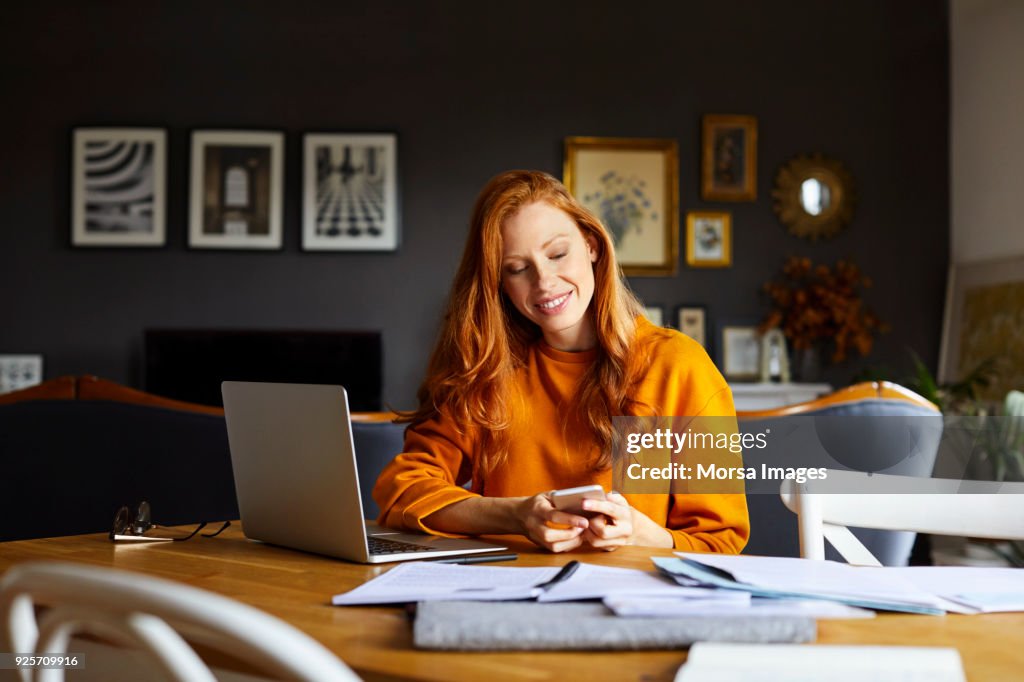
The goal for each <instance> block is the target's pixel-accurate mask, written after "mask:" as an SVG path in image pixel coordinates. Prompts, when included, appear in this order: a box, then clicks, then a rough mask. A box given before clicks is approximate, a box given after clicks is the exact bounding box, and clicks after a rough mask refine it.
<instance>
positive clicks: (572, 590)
mask: <svg viewBox="0 0 1024 682" xmlns="http://www.w3.org/2000/svg"><path fill="white" fill-rule="evenodd" d="M688 589H693V588H687V587H680V586H679V585H677V584H676V583H675V582H674V581H672V580H669V579H667V578H663V577H661V576H660V575H659V574H658V573H656V572H654V571H641V570H639V569H635V568H615V567H613V566H598V565H596V564H585V563H580V566H579V568H577V569H576V571H575V572H574V573H573V574H572V576H571V577H570V578H569V580H566V581H565V582H561V583H556V584H555V585H552V586H551V588H549V589H548V590H547V591H546V592H543V593H541V594H540V596H538V597H537V601H574V600H579V599H601V598H603V597H607V596H609V595H614V594H646V595H664V596H670V597H680V596H684V595H685V594H686V591H687V590H688ZM700 594H704V595H705V596H706V595H707V594H708V591H707V590H703V589H702V590H701V592H700Z"/></svg>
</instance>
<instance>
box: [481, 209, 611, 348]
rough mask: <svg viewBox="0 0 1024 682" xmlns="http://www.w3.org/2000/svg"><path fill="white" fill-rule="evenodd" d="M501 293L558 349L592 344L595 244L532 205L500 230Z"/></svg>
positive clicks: (556, 213)
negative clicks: (502, 265) (591, 306)
mask: <svg viewBox="0 0 1024 682" xmlns="http://www.w3.org/2000/svg"><path fill="white" fill-rule="evenodd" d="M501 239H502V244H503V249H502V251H503V259H502V261H503V264H504V270H503V273H502V278H501V285H502V291H504V293H505V295H506V296H507V297H508V300H509V301H511V302H512V305H514V306H515V308H516V310H518V311H519V312H520V313H521V314H522V315H523V317H525V318H526V319H528V320H530V321H531V322H533V323H534V324H536V325H537V326H538V327H540V330H541V332H542V333H543V335H544V341H545V342H546V343H547V344H548V345H549V346H551V347H552V348H556V349H558V350H564V351H570V352H573V351H582V350H588V349H590V348H593V347H594V346H595V345H596V344H597V336H596V334H595V332H594V323H593V320H592V319H591V317H590V316H589V315H587V314H586V312H587V307H588V306H589V305H590V299H591V298H592V297H593V295H594V266H593V263H594V262H595V261H596V260H597V243H596V241H595V240H594V238H593V237H589V238H584V237H583V234H582V233H581V232H580V231H579V229H578V228H577V227H576V223H574V222H573V221H572V218H570V217H569V216H568V215H567V214H566V213H565V212H564V211H562V210H560V209H557V208H555V207H554V206H552V205H551V204H547V203H544V202H542V201H541V202H537V203H533V204H529V205H528V206H524V207H523V208H522V209H521V210H520V211H519V212H518V213H516V214H515V215H514V216H512V217H511V218H510V219H508V220H507V221H506V222H505V224H504V225H503V226H502V228H501Z"/></svg>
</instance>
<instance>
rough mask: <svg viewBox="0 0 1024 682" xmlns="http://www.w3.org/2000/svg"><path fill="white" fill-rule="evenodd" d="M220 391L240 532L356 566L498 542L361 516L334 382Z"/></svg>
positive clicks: (469, 550)
mask: <svg viewBox="0 0 1024 682" xmlns="http://www.w3.org/2000/svg"><path fill="white" fill-rule="evenodd" d="M221 393H222V395H223V397H224V416H225V417H226V419H227V426H228V444H229V446H230V448H231V466H232V467H233V468H234V474H235V492H236V494H237V496H238V509H239V511H240V513H241V516H242V529H243V530H244V531H245V535H246V537H248V538H250V539H253V540H261V541H263V542H268V543H271V544H275V545H281V546H284V547H291V548H293V549H301V550H305V551H307V552H316V553H317V554H327V555H329V556H333V557H338V558H341V559H348V560H349V561H358V562H360V563H384V562H388V561H406V560H409V559H432V558H436V557H444V556H453V555H459V554H478V553H481V552H494V551H497V550H502V549H507V548H506V547H499V546H496V545H492V544H487V543H484V542H477V541H475V540H461V539H452V538H441V537H436V536H432V535H425V534H421V533H410V532H400V531H394V530H390V529H388V528H384V527H381V526H378V525H376V524H372V523H367V522H366V521H365V520H364V519H363V505H362V501H361V499H360V496H359V476H358V475H357V469H356V453H355V446H354V443H353V440H352V424H351V420H350V419H349V411H348V397H347V396H346V394H345V389H344V388H342V387H341V386H323V385H307V384H269V383H252V382H243V381H225V382H224V383H223V384H221ZM396 454H397V453H396Z"/></svg>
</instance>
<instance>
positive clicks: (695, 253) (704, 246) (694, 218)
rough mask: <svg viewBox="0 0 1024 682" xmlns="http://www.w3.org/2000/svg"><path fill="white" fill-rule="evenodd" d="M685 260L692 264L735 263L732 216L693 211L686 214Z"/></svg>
mask: <svg viewBox="0 0 1024 682" xmlns="http://www.w3.org/2000/svg"><path fill="white" fill-rule="evenodd" d="M686 264H687V265H689V266H690V267H693V268H724V267H728V266H730V265H732V216H731V215H730V214H728V213H717V212H714V213H713V212H708V211H690V212H689V213H687V214H686Z"/></svg>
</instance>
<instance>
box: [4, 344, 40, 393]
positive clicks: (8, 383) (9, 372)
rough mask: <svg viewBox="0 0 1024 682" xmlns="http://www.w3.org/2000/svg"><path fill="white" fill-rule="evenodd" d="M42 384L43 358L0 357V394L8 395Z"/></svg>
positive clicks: (5, 355) (33, 356)
mask: <svg viewBox="0 0 1024 682" xmlns="http://www.w3.org/2000/svg"><path fill="white" fill-rule="evenodd" d="M41 383H43V356H42V355H39V354H24V355H10V354H4V355H0V393H10V392H11V391H19V390H21V389H23V388H28V387H30V386H36V385H38V384H41Z"/></svg>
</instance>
